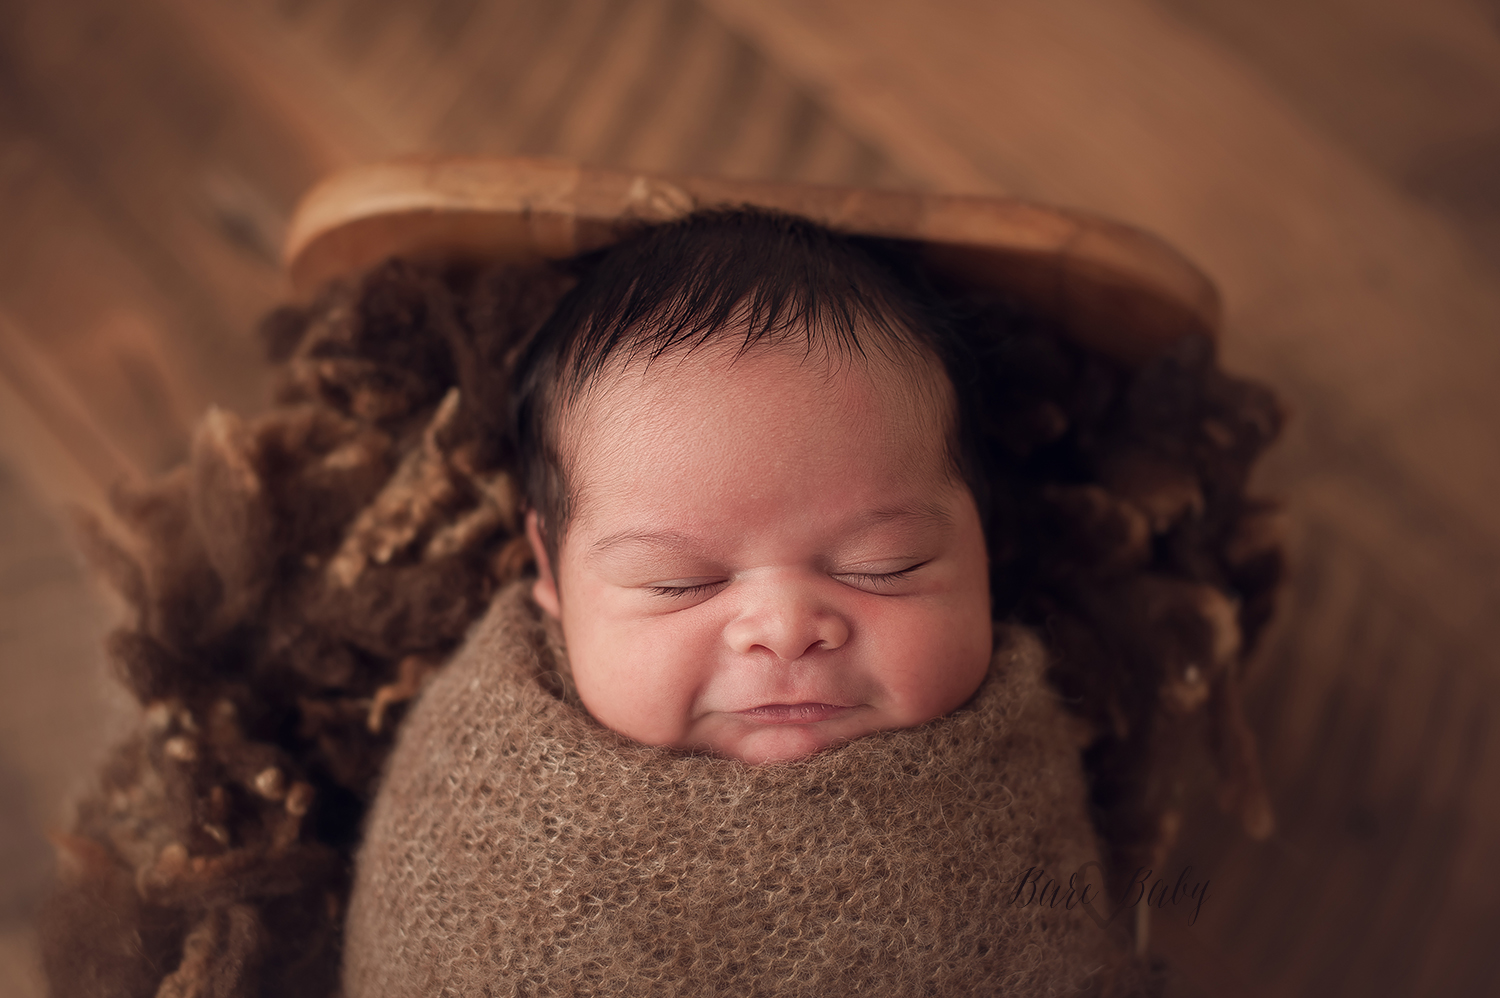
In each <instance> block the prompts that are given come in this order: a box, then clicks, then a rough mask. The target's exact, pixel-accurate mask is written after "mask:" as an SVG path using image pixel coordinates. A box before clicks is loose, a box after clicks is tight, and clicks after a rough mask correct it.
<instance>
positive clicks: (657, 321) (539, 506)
mask: <svg viewBox="0 0 1500 998" xmlns="http://www.w3.org/2000/svg"><path fill="white" fill-rule="evenodd" d="M571 266H572V268H573V270H574V273H575V274H576V276H577V278H578V283H577V284H576V285H575V286H574V287H573V289H572V290H571V291H570V292H569V293H568V294H567V295H566V296H565V297H564V298H563V299H562V301H561V302H560V303H559V304H558V307H557V310H556V311H555V312H553V314H552V316H551V317H550V318H549V319H548V321H547V322H546V323H545V324H544V325H543V326H542V328H541V329H540V330H539V331H538V332H537V335H536V337H535V338H534V339H533V340H532V341H531V343H530V344H529V345H528V347H527V349H526V351H525V353H524V354H523V355H522V357H521V358H520V361H519V363H518V364H517V366H516V378H517V381H516V384H515V387H514V390H513V392H512V396H511V399H512V402H511V404H512V418H511V428H512V432H513V433H514V435H515V444H516V453H517V457H518V463H519V466H520V470H521V475H520V478H521V481H522V482H523V483H525V485H524V487H525V489H526V499H527V502H528V505H529V506H530V508H531V509H533V510H535V511H536V512H537V514H538V517H539V519H540V520H541V523H542V527H543V530H542V533H543V539H544V542H545V544H546V546H547V548H548V552H549V554H550V555H551V557H552V558H553V559H554V561H555V559H556V556H557V545H558V543H559V541H560V540H561V537H562V535H563V533H564V532H565V531H566V529H567V523H568V520H569V518H570V515H571V512H572V510H571V508H570V506H571V503H570V498H571V496H570V492H569V483H568V481H567V466H566V461H565V454H564V453H563V448H562V446H561V441H560V435H559V428H560V424H561V422H562V420H563V418H564V417H565V416H566V414H567V413H568V411H569V409H570V407H571V406H572V405H573V404H574V403H576V402H577V401H578V400H579V399H580V398H581V397H582V396H583V395H584V393H586V391H587V390H588V388H589V386H590V385H591V384H592V383H593V382H594V381H595V379H597V378H598V377H599V376H600V375H601V374H603V373H604V372H606V371H607V370H609V369H610V368H611V367H612V366H615V365H620V364H623V363H629V362H631V361H641V362H644V363H648V364H649V363H650V362H652V361H654V360H655V359H656V358H658V357H661V356H662V355H664V354H667V353H669V352H672V351H675V350H692V349H696V348H698V347H700V346H703V345H705V344H707V343H710V342H716V341H719V340H722V339H728V340H730V341H731V342H732V341H734V340H738V341H739V352H740V353H743V352H745V351H747V350H750V349H752V348H755V347H757V346H783V345H790V346H792V347H794V348H798V349H802V350H805V351H806V353H807V354H809V355H813V354H817V353H823V354H824V355H825V356H827V357H828V358H829V359H830V360H836V359H854V358H863V357H867V356H869V355H870V354H871V353H876V354H878V355H880V357H881V358H882V359H884V360H886V361H889V362H894V363H896V364H898V365H904V366H908V367H909V368H910V369H911V370H912V372H913V374H914V375H915V376H916V377H917V378H919V379H922V380H924V381H928V382H932V381H938V382H939V384H937V385H936V386H935V387H937V388H938V389H939V392H940V394H941V395H947V396H949V397H950V398H951V405H950V406H949V412H948V413H947V414H946V416H947V418H946V423H947V457H948V464H949V468H950V470H951V471H952V473H953V474H954V475H955V477H956V478H960V479H962V480H963V481H964V482H965V483H966V484H967V485H968V487H969V488H970V489H971V490H972V491H974V492H975V493H976V501H978V500H979V499H980V490H982V489H983V483H984V476H983V475H981V474H979V473H978V470H977V466H976V462H975V460H974V447H973V446H972V443H971V441H970V440H969V438H968V436H967V428H968V426H969V425H970V422H971V421H970V420H968V419H966V418H965V415H966V413H967V411H968V410H969V409H970V408H971V405H970V404H969V393H968V391H967V389H968V382H967V379H965V378H963V377H961V376H957V375H958V374H959V372H962V371H965V370H969V369H971V368H972V365H965V364H964V363H963V362H962V360H963V356H964V354H965V348H964V341H963V339H962V338H961V337H959V336H957V335H956V334H955V333H954V331H953V330H952V327H951V325H950V323H949V322H948V321H947V315H946V314H945V311H944V308H943V305H942V303H941V299H940V298H939V297H938V295H937V294H936V293H934V292H933V291H932V290H931V288H930V287H929V285H928V283H927V281H926V279H925V276H924V274H923V273H922V271H921V270H920V269H919V268H917V267H916V266H915V265H914V262H913V261H912V259H911V257H910V254H909V253H908V252H906V251H904V249H903V247H902V246H900V245H899V244H896V243H893V242H891V241H889V240H873V239H861V238H853V237H849V236H844V235H840V234H839V233H836V232H834V231H832V230H830V229H828V228H826V227H824V226H821V225H818V224H816V223H814V222H811V221H808V220H807V219H803V218H798V217H796V216H792V215H786V214H783V213H779V212H774V211H769V210H766V209H763V208H754V207H740V208H730V209H723V208H721V209H710V210H704V211H698V212H695V213H693V214H691V215H688V216H687V217H685V218H682V219H680V220H678V221H675V222H670V223H666V224H662V225H655V226H650V227H646V228H642V229H641V230H639V231H637V232H635V233H633V234H631V235H629V236H627V237H626V238H625V239H624V240H622V241H620V242H618V243H616V244H614V245H613V246H610V247H609V248H607V249H605V250H601V251H598V252H596V253H593V254H589V255H587V256H584V257H579V258H576V259H575V260H574V261H573V262H572V263H571ZM939 371H941V372H942V374H943V375H945V376H946V377H945V378H934V375H935V374H937V373H938V372H939ZM950 386H951V393H950ZM984 505H985V504H984V503H983V502H982V501H980V508H981V510H983V509H984Z"/></svg>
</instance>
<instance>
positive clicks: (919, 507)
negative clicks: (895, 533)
mask: <svg viewBox="0 0 1500 998" xmlns="http://www.w3.org/2000/svg"><path fill="white" fill-rule="evenodd" d="M859 519H860V520H861V521H863V524H864V525H869V526H875V525H877V524H881V523H889V522H891V521H892V520H918V521H922V522H926V523H933V524H937V525H938V526H943V527H947V526H951V525H952V523H953V513H952V511H951V510H950V509H949V508H948V507H947V506H945V505H943V504H942V503H937V502H929V501H920V502H910V503H898V504H896V505H893V506H880V507H877V508H875V509H872V510H869V511H868V512H866V513H864V514H862V515H861V516H860V517H859Z"/></svg>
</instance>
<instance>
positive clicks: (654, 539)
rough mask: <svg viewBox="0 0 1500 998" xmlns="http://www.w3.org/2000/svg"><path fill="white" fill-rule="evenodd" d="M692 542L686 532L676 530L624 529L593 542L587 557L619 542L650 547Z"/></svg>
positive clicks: (673, 546)
mask: <svg viewBox="0 0 1500 998" xmlns="http://www.w3.org/2000/svg"><path fill="white" fill-rule="evenodd" d="M693 543H694V539H693V538H692V537H690V536H688V535H687V534H684V533H682V532H680V531H676V530H645V531H642V530H624V531H621V532H620V533H618V534H610V535H609V536H608V537H604V538H601V539H599V540H598V541H595V542H594V546H593V547H591V548H589V552H588V557H591V558H592V557H594V556H595V555H600V554H603V553H604V552H606V551H608V550H609V549H610V548H615V547H619V546H620V545H621V544H646V545H650V546H652V547H665V548H685V547H689V546H691V545H692V544H693Z"/></svg>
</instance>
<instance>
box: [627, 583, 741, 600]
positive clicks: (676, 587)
mask: <svg viewBox="0 0 1500 998" xmlns="http://www.w3.org/2000/svg"><path fill="white" fill-rule="evenodd" d="M728 583H729V580H728V579H674V580H672V581H670V582H659V583H656V584H655V585H649V586H646V587H645V589H646V591H647V592H649V593H651V595H653V596H663V597H666V598H668V599H687V598H689V597H692V596H707V595H709V594H710V593H713V592H715V591H717V590H718V589H720V588H721V587H723V586H725V585H728Z"/></svg>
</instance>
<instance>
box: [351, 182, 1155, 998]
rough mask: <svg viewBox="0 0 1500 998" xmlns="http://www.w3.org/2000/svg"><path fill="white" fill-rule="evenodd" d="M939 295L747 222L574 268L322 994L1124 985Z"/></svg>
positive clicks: (1065, 725)
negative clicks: (519, 483)
mask: <svg viewBox="0 0 1500 998" xmlns="http://www.w3.org/2000/svg"><path fill="white" fill-rule="evenodd" d="M937 301H938V299H937V297H936V296H935V295H934V294H932V293H931V292H930V290H928V289H926V288H925V287H924V286H923V284H922V281H921V280H920V279H919V278H918V277H916V276H915V271H914V270H913V269H911V268H909V267H907V266H905V265H904V264H903V263H902V261H901V260H900V259H899V258H896V257H894V256H892V255H891V252H890V251H889V250H888V249H881V248H878V247H875V246H872V245H871V244H867V243H861V242H859V241H856V240H851V239H848V238H844V237H841V236H838V235H836V234H834V233H832V232H830V231H828V230H826V229H823V228H821V227H818V226H816V225H813V224H812V223H809V222H805V221H802V220H799V219H795V218H792V217H788V216H782V215H777V214H772V213H767V212H761V211H756V210H750V209H745V210H734V211H717V212H700V213H698V214H695V215H692V216H689V217H688V218H686V219H684V220H682V221H679V222H675V223H670V224H667V225H663V226H657V227H653V228H649V229H644V230H642V231H640V232H638V233H636V234H635V235H633V236H631V237H629V238H627V239H626V240H625V241H623V242H621V243H619V244H617V245H616V246H614V247H611V248H610V249H608V250H606V251H603V252H602V254H600V255H599V256H598V258H597V259H596V260H591V261H590V262H589V265H588V266H587V267H586V268H585V269H584V270H583V276H582V278H581V280H580V283H579V284H578V285H577V286H576V287H574V289H573V290H572V291H571V292H570V293H569V294H568V295H567V297H565V298H564V299H563V301H562V303H561V304H560V305H559V307H558V308H557V309H556V311H555V312H554V313H553V315H552V316H551V317H550V319H549V320H548V321H547V322H546V323H545V325H544V326H543V327H542V329H541V330H540V332H539V333H538V334H537V335H536V337H535V338H534V339H533V340H532V342H531V343H530V344H529V345H528V346H527V348H526V353H525V354H524V355H523V357H522V359H521V362H520V363H519V365H518V372H519V373H518V381H517V384H516V387H515V391H514V398H513V419H512V424H513V428H514V431H515V433H516V438H517V439H516V443H517V451H518V454H519V458H520V464H521V474H522V478H523V480H524V482H525V483H526V488H527V502H528V507H529V512H528V514H527V517H526V529H527V535H528V538H529V541H530V545H531V548H532V550H533V552H534V556H535V562H536V567H537V572H536V576H535V578H534V579H532V580H530V581H527V582H523V583H517V584H515V585H513V586H512V587H510V588H509V589H507V590H505V591H503V592H502V593H501V594H500V595H499V597H498V598H497V599H496V601H495V603H494V605H493V606H492V607H491V609H490V611H489V613H488V614H487V615H486V616H485V618H484V619H483V620H482V621H480V622H479V623H478V624H477V625H476V627H475V628H474V630H473V631H472V632H471V633H470V636H469V638H468V640H467V641H466V643H465V644H464V646H463V647H462V648H461V649H460V651H459V652H458V653H457V654H456V656H455V658H454V660H453V661H452V663H451V664H450V665H448V666H447V667H446V668H445V669H444V670H443V671H442V673H441V674H440V675H439V676H438V678H437V679H436V680H434V681H433V682H432V683H431V685H429V686H428V688H427V690H426V691H425V693H424V694H423V696H422V698H421V700H420V702H419V703H418V704H417V706H416V707H415V708H414V710H413V711H412V713H411V715H410V716H409V718H408V719H407V721H406V722H405V725H404V727H403V729H402V732H401V736H400V740H399V742H398V745H397V747H396V749H395V750H394V754H393V756H392V758H391V760H390V763H389V768H388V771H387V774H386V776H385V778H384V782H383V784H382V786H381V790H380V794H379V797H378V798H377V800H376V803H375V805H374V807H373V810H372V813H371V816H370V819H369V823H368V825H367V829H366V833H365V839H364V844H363V847H362V851H361V853H360V856H359V860H358V864H357V870H356V884H355V889H354V894H353V898H352V901H351V907H350V913H349V918H348V922H347V935H346V949H345V966H344V990H345V993H346V994H347V995H348V996H349V998H366V996H375V995H438V994H443V995H492V994H494V995H499V994H518V995H519V994H537V995H545V994H612V995H614V994H643V995H644V994H652V995H665V994H684V995H700V994H702V995H706V994H734V995H749V994H764V995H824V996H826V995H843V994H856V993H858V994H879V995H885V994H890V995H916V994H931V995H957V994H985V995H991V994H1016V995H1033V994H1035V995H1043V994H1072V993H1099V994H1105V993H1108V994H1134V993H1138V989H1139V988H1140V987H1141V981H1142V979H1143V976H1142V975H1141V972H1140V970H1139V968H1138V967H1137V965H1136V963H1135V961H1134V960H1133V958H1132V957H1130V956H1129V955H1128V954H1127V952H1126V949H1125V945H1124V943H1123V942H1122V940H1121V939H1119V938H1117V936H1116V935H1115V934H1114V933H1113V931H1112V930H1113V929H1117V928H1118V927H1117V926H1110V925H1108V924H1106V922H1105V920H1104V919H1102V918H1099V917H1098V915H1097V910H1096V909H1097V906H1094V907H1091V906H1090V903H1089V902H1090V899H1091V898H1096V897H1097V895H1098V893H1099V891H1100V890H1101V887H1102V883H1103V878H1102V874H1101V872H1100V870H1099V866H1098V862H1097V860H1098V850H1097V846H1096V844H1095V839H1094V832H1093V829H1092V826H1091V824H1090V820H1089V816H1088V810H1087V802H1086V791H1085V786H1084V780H1083V774H1082V768H1081V763H1080V761H1079V741H1078V738H1077V737H1076V734H1075V733H1074V732H1075V730H1076V729H1075V728H1074V727H1073V725H1072V724H1071V723H1070V721H1069V720H1068V718H1066V716H1065V715H1064V713H1063V712H1062V710H1061V709H1060V706H1059V704H1058V697H1057V695H1056V694H1055V693H1054V692H1053V691H1052V689H1051V687H1049V686H1048V684H1047V683H1046V682H1045V681H1044V679H1043V671H1044V665H1045V663H1044V660H1043V656H1042V652H1041V648H1040V644H1039V642H1038V641H1037V640H1036V639H1035V638H1034V637H1032V636H1031V635H1030V634H1029V633H1028V632H1026V631H1025V630H1023V629H1020V628H1016V627H1013V626H1005V625H993V624H992V622H991V600H990V584H989V562H988V556H987V553H986V545H985V535H986V516H987V515H988V512H987V511H988V510H989V509H990V507H991V505H992V504H991V503H990V502H989V500H988V497H987V491H988V489H989V485H988V483H987V481H986V478H985V473H984V470H983V468H982V467H981V466H980V461H979V459H978V458H977V456H976V455H977V447H976V445H975V444H974V442H973V435H974V433H975V430H974V425H973V424H974V417H973V411H974V408H975V402H974V400H973V398H972V395H973V392H974V391H975V389H974V388H973V387H971V386H970V379H969V378H968V377H967V375H968V368H969V366H970V365H971V363H972V362H971V361H970V360H969V359H968V358H967V354H966V347H965V343H964V341H963V339H962V337H961V336H959V335H958V334H957V333H956V332H954V331H953V324H952V323H950V322H949V321H948V320H947V318H946V317H945V315H944V314H943V312H942V309H941V308H940V307H938V305H937V304H936V303H937ZM1028 870H1031V871H1037V870H1045V871H1047V876H1048V877H1049V878H1056V881H1055V886H1056V888H1057V889H1056V890H1054V891H1053V893H1052V894H1051V895H1050V898H1049V897H1048V896H1047V895H1045V892H1044V894H1043V896H1042V898H1041V899H1038V898H1037V896H1036V894H1037V892H1036V891H1035V890H1032V891H1031V892H1030V893H1023V892H1022V890H1021V887H1022V886H1025V885H1029V886H1031V887H1033V888H1034V887H1035V886H1036V877H1037V876H1038V875H1036V874H1033V878H1032V879H1031V880H1030V881H1028V880H1026V876H1025V875H1026V873H1027V871H1028ZM1089 871H1093V875H1092V876H1090V872H1089ZM1091 890H1092V894H1091V893H1090V891H1091Z"/></svg>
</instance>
